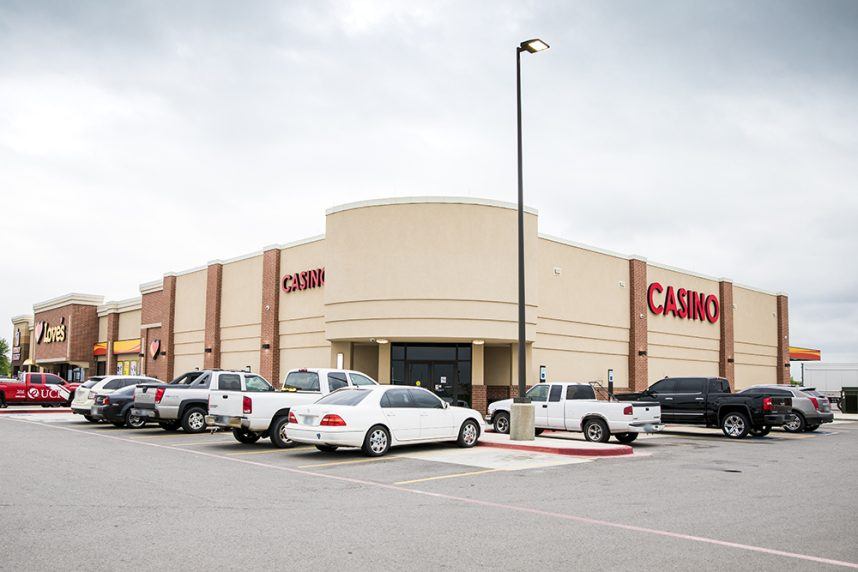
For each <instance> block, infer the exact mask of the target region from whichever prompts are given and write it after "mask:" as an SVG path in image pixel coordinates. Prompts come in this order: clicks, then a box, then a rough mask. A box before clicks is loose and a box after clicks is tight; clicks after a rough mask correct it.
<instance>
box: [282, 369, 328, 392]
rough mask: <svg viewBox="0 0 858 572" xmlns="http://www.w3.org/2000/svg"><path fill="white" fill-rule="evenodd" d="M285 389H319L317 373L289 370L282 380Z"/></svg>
mask: <svg viewBox="0 0 858 572" xmlns="http://www.w3.org/2000/svg"><path fill="white" fill-rule="evenodd" d="M283 389H284V390H285V391H289V390H297V391H321V389H319V374H318V373H316V372H315V371H290V372H289V375H287V376H286V380H285V381H284V382H283Z"/></svg>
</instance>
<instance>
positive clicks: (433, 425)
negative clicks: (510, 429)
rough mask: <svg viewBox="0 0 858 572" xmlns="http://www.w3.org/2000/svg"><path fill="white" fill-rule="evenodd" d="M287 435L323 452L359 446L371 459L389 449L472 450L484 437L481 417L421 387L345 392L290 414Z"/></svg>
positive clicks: (335, 392) (376, 387)
mask: <svg viewBox="0 0 858 572" xmlns="http://www.w3.org/2000/svg"><path fill="white" fill-rule="evenodd" d="M286 430H287V432H288V434H289V437H290V438H291V439H292V440H293V441H296V442H298V443H309V444H312V445H315V446H316V448H317V449H319V450H320V451H325V452H330V451H335V450H336V449H338V448H339V447H356V448H360V449H362V450H363V452H364V453H365V454H366V455H368V456H371V457H380V456H382V455H384V454H386V453H387V452H388V451H389V450H390V448H391V447H396V446H398V445H409V444H415V443H430V442H439V441H455V442H456V443H457V444H458V445H459V446H460V447H473V446H474V445H476V444H477V441H478V440H479V438H480V434H481V433H482V422H481V416H480V413H479V412H477V411H475V410H473V409H468V408H465V407H457V406H452V405H449V404H448V403H447V402H446V401H444V400H442V399H440V398H439V397H438V396H436V395H435V394H434V393H432V392H431V391H428V390H426V389H423V388H421V387H403V386H397V385H387V386H384V385H377V386H369V385H367V386H363V387H351V388H343V389H339V390H337V391H334V392H333V393H331V394H329V395H326V396H325V397H322V398H321V399H319V400H318V401H317V402H316V403H313V404H311V405H297V406H295V407H293V408H292V410H291V411H290V412H289V424H288V426H287V429H286Z"/></svg>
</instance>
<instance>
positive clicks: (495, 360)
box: [483, 346, 512, 385]
mask: <svg viewBox="0 0 858 572" xmlns="http://www.w3.org/2000/svg"><path fill="white" fill-rule="evenodd" d="M510 351H511V349H510V346H485V348H484V350H483V362H484V363H483V370H484V372H485V373H484V375H485V380H484V381H485V384H486V385H510V383H511V381H512V377H511V376H512V367H511V366H512V356H511V355H510Z"/></svg>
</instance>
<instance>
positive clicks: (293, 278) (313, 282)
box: [280, 268, 325, 294]
mask: <svg viewBox="0 0 858 572" xmlns="http://www.w3.org/2000/svg"><path fill="white" fill-rule="evenodd" d="M280 285H281V286H282V287H283V291H284V292H286V293H287V294H288V293H289V292H296V291H298V290H309V289H310V288H318V287H320V286H324V285H325V269H324V268H314V269H312V270H304V271H302V272H295V273H294V274H286V275H285V276H283V279H282V280H281V281H280Z"/></svg>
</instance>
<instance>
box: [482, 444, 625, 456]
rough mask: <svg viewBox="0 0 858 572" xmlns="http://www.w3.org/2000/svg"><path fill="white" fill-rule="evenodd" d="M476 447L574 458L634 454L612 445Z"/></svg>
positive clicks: (622, 447) (498, 445)
mask: <svg viewBox="0 0 858 572" xmlns="http://www.w3.org/2000/svg"><path fill="white" fill-rule="evenodd" d="M477 445H479V446H482V447H497V448H499V449H513V450H517V451H531V452H533V453H550V454H552V455H570V456H574V457H620V456H623V455H632V454H634V449H632V448H631V447H629V446H628V445H612V446H611V448H610V449H607V448H606V449H590V448H586V449H585V448H583V447H549V446H546V445H521V444H518V443H495V442H492V441H478V442H477Z"/></svg>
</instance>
